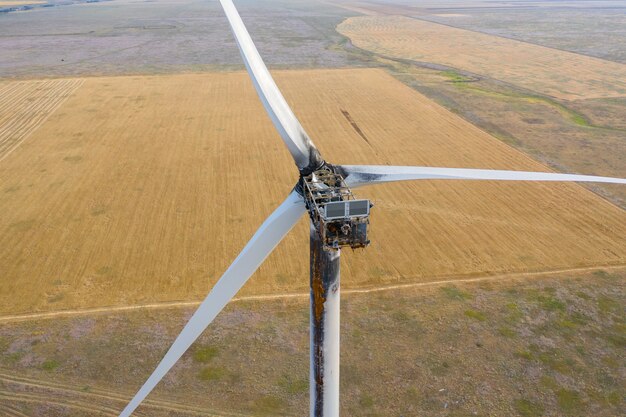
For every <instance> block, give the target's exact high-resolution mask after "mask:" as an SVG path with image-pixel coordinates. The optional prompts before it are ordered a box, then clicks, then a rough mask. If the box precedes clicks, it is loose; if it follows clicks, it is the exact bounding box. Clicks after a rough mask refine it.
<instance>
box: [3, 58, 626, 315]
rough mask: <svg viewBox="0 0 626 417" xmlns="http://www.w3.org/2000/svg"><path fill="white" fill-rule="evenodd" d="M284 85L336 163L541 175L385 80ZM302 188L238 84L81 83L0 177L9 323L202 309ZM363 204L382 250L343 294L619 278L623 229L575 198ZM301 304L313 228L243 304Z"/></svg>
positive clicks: (540, 190) (556, 189) (322, 74)
mask: <svg viewBox="0 0 626 417" xmlns="http://www.w3.org/2000/svg"><path fill="white" fill-rule="evenodd" d="M276 78H277V82H278V84H279V86H280V87H281V88H282V89H283V91H284V93H285V96H286V97H287V99H288V100H289V102H290V103H291V104H292V105H293V108H294V111H295V112H296V114H298V115H299V117H300V119H301V121H302V123H303V125H304V126H305V128H306V129H307V131H308V132H309V134H310V135H311V136H312V137H313V139H314V140H315V142H316V143H317V144H318V147H319V148H320V150H321V151H322V153H323V155H325V157H326V158H327V159H328V160H329V161H331V162H334V163H352V164H365V163H372V164H374V163H379V164H397V165H431V166H453V167H476V168H500V169H505V168H508V169H519V170H522V169H525V170H545V167H543V166H542V165H540V164H538V163H537V162H534V161H533V160H531V159H530V158H528V157H526V156H525V155H523V154H521V153H520V152H518V151H516V150H514V149H512V148H510V147H508V146H507V145H505V144H503V143H501V142H499V141H498V140H496V139H494V138H492V137H491V136H489V135H488V134H486V133H484V132H483V131H481V130H479V129H477V128H475V127H474V126H473V125H471V124H469V123H467V122H466V121H464V120H462V119H461V118H459V117H457V116H456V115H454V114H452V113H450V112H448V111H447V110H445V109H443V108H442V107H440V106H438V105H437V104H435V103H434V102H432V101H430V100H429V99H427V98H425V97H424V96H422V95H420V94H419V93H417V92H415V91H414V90H412V89H410V88H409V87H406V86H405V85H403V84H401V83H400V82H398V81H396V80H395V79H394V78H392V77H391V76H389V75H387V74H386V73H385V72H383V71H380V70H375V69H350V70H347V69H346V70H310V71H283V72H277V73H276ZM4 111H5V112H6V111H7V110H6V109H5V110H4ZM344 113H346V114H349V115H350V119H351V120H353V121H354V122H355V123H356V124H358V126H359V128H360V130H361V131H362V133H363V135H364V137H362V136H360V135H359V134H358V133H357V132H356V131H355V129H354V128H353V126H352V125H351V123H350V121H349V120H348V118H347V117H346V116H345V114H344ZM3 116H4V113H0V117H3ZM365 139H367V140H365ZM296 180H297V171H296V169H295V167H294V166H293V164H292V162H291V160H290V156H289V153H288V152H287V150H286V149H285V146H284V145H283V143H282V141H281V140H280V138H279V137H278V135H277V133H276V132H275V131H274V128H273V126H272V125H271V123H270V121H269V119H268V117H267V115H266V114H265V112H264V110H263V108H262V106H261V104H260V102H259V100H258V98H257V97H256V94H255V92H254V90H253V87H252V84H251V82H250V80H249V78H248V76H247V74H246V73H244V72H237V73H208V74H184V75H168V76H129V77H108V78H104V77H103V78H88V79H85V81H84V83H83V84H82V86H81V87H80V88H78V89H77V90H76V91H74V93H73V94H72V96H71V97H69V98H68V99H67V100H66V101H65V103H64V104H63V105H62V106H61V107H60V108H59V109H57V110H56V112H54V113H53V114H52V115H51V116H50V117H49V118H48V120H47V122H46V123H44V124H43V125H41V126H40V127H39V128H38V129H37V130H36V131H35V132H34V133H33V134H32V135H31V136H30V137H29V139H28V140H26V141H24V142H22V144H21V145H20V146H19V147H18V148H17V149H16V150H15V151H14V152H12V153H11V154H10V155H9V156H8V157H6V158H5V159H4V160H3V161H1V162H0V213H2V216H0V248H1V249H0V313H1V314H5V315H6V314H18V313H27V312H35V311H52V310H64V309H75V308H88V307H100V306H120V305H133V304H144V303H152V302H165V301H175V300H198V299H201V298H203V297H204V295H205V294H206V293H207V291H208V290H209V289H210V288H211V286H212V285H213V284H214V283H215V282H216V280H217V279H218V278H219V276H220V274H221V273H222V272H223V271H224V270H225V269H226V267H227V266H228V265H229V263H230V262H231V261H232V260H233V259H234V258H235V257H236V255H237V253H238V252H239V251H240V250H241V248H242V247H243V246H244V244H245V243H246V242H247V240H248V239H249V238H250V237H251V236H252V234H253V233H254V231H255V230H256V229H257V227H258V226H259V225H260V224H261V222H262V221H263V219H264V218H265V217H266V216H268V215H269V214H270V213H271V211H272V210H273V209H274V208H275V207H276V206H277V205H278V204H279V203H280V202H281V201H282V199H283V198H284V196H286V195H287V194H288V193H289V191H290V190H291V188H292V187H293V185H294V184H295V182H296ZM357 195H358V196H362V197H370V198H372V199H373V200H374V202H375V204H376V207H375V208H374V209H373V214H372V225H371V229H372V245H371V246H370V247H369V248H367V249H366V250H364V251H357V252H354V253H353V252H352V251H344V256H343V261H342V262H343V264H342V265H343V266H342V268H343V273H342V281H343V285H344V287H345V288H356V287H370V286H377V285H387V284H398V283H408V282H422V281H432V280H437V279H441V278H442V277H449V276H459V277H468V276H476V275H484V274H490V273H502V272H507V271H541V270H551V269H561V268H572V267H585V266H596V265H622V264H626V213H625V212H624V211H623V210H621V209H619V208H617V207H615V206H613V205H612V204H610V203H608V202H606V201H605V200H603V199H601V198H599V197H597V196H596V195H594V194H593V193H591V192H589V191H587V190H586V189H584V188H582V187H580V186H578V185H575V184H521V183H517V184H514V183H488V182H463V181H460V182H455V181H428V182H412V183H404V184H393V185H387V186H385V185H381V186H376V187H370V188H364V189H360V190H357ZM307 290H308V226H307V220H306V219H303V220H302V221H301V223H300V224H299V225H298V226H297V227H296V229H295V230H294V231H293V232H292V233H291V234H290V235H289V236H288V237H287V238H286V240H285V241H284V242H283V243H282V244H281V245H279V247H278V248H277V251H276V252H275V253H274V254H273V255H272V256H270V258H268V260H267V261H266V263H265V264H264V265H263V266H262V267H261V269H260V271H259V272H258V273H257V274H256V275H255V276H254V277H253V278H252V279H251V281H250V282H249V283H248V284H247V285H246V286H245V287H244V289H243V291H242V294H243V295H250V294H268V293H282V292H292V291H299V292H302V291H307Z"/></svg>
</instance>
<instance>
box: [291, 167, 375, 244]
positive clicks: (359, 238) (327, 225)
mask: <svg viewBox="0 0 626 417" xmlns="http://www.w3.org/2000/svg"><path fill="white" fill-rule="evenodd" d="M333 168H334V167H333V166H331V165H324V166H323V167H322V168H320V169H318V170H316V171H314V172H312V173H311V174H309V175H306V176H302V177H301V178H300V183H299V184H298V188H299V191H301V192H302V196H303V197H304V200H305V202H306V206H307V209H308V211H309V216H310V218H311V221H312V222H313V225H314V226H315V229H316V230H317V232H318V233H319V235H320V238H321V241H322V243H323V244H324V249H325V250H337V249H339V248H340V247H343V246H350V247H351V248H353V249H354V248H363V247H365V246H367V245H369V243H370V241H369V240H368V238H367V225H368V224H369V214H370V208H371V207H373V205H372V204H371V203H370V201H369V200H356V199H355V198H354V195H353V194H352V191H351V190H350V188H348V186H347V185H346V183H345V181H344V179H343V177H342V176H341V174H339V173H337V172H336V170H335V169H333Z"/></svg>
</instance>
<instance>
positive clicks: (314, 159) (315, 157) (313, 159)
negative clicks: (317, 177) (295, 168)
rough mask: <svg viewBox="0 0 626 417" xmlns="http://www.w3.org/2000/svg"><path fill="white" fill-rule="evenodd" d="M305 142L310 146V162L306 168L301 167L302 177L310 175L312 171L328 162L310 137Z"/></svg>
mask: <svg viewBox="0 0 626 417" xmlns="http://www.w3.org/2000/svg"><path fill="white" fill-rule="evenodd" d="M307 139H308V138H307ZM305 143H306V144H307V146H308V147H309V164H308V165H307V166H305V167H304V168H299V169H300V176H301V177H302V176H306V175H310V174H311V173H312V172H315V171H317V170H318V169H320V168H322V167H323V166H324V165H325V164H326V161H324V159H323V158H322V155H321V154H320V151H318V150H317V148H316V147H315V146H314V145H313V143H312V142H311V140H310V139H308V140H306V141H305Z"/></svg>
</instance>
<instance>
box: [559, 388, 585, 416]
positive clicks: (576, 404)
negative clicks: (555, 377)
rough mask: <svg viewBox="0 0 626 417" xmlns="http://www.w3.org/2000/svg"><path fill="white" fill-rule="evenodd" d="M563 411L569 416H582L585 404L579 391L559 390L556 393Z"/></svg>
mask: <svg viewBox="0 0 626 417" xmlns="http://www.w3.org/2000/svg"><path fill="white" fill-rule="evenodd" d="M556 397H557V401H558V403H559V407H560V408H561V410H562V411H563V412H564V413H566V414H568V415H580V414H581V413H583V412H584V403H583V401H582V400H581V398H580V394H579V393H578V392H577V391H573V390H567V389H563V388H561V389H559V390H558V391H557V393H556Z"/></svg>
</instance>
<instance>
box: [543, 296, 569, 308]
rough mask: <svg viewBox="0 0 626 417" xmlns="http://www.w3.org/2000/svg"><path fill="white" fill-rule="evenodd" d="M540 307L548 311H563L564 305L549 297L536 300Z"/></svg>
mask: <svg viewBox="0 0 626 417" xmlns="http://www.w3.org/2000/svg"><path fill="white" fill-rule="evenodd" d="M538 301H539V303H541V306H542V307H543V308H544V309H545V310H548V311H565V303H564V302H563V301H561V300H559V299H558V298H555V297H553V296H551V295H549V296H540V297H539V298H538Z"/></svg>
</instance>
